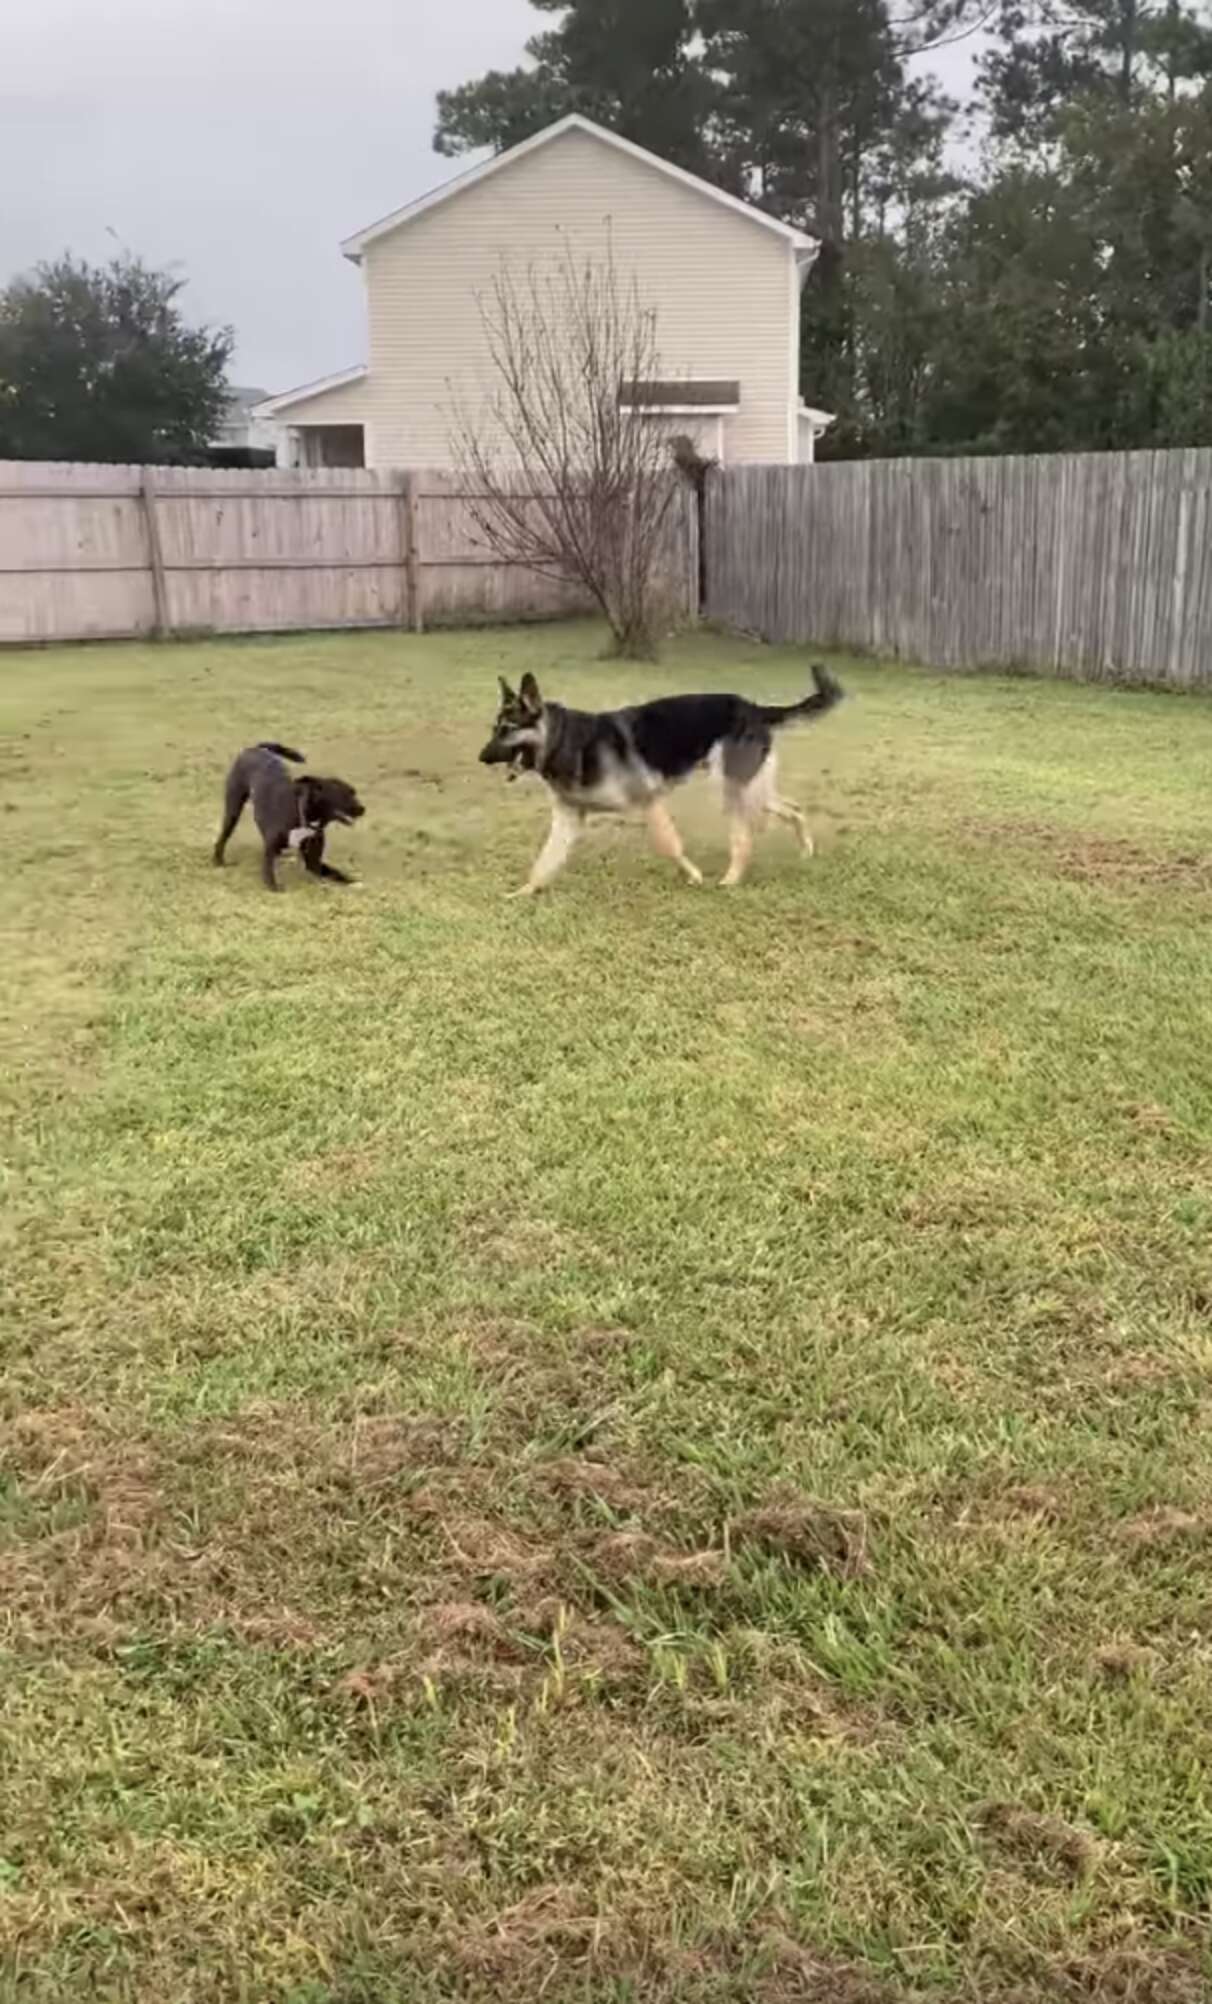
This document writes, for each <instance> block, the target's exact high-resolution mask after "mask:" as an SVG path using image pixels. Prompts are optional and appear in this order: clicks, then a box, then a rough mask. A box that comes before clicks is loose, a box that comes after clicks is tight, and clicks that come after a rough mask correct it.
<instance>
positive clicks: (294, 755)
mask: <svg viewBox="0 0 1212 2004" xmlns="http://www.w3.org/2000/svg"><path fill="white" fill-rule="evenodd" d="M257 750H258V751H271V752H277V754H278V757H279V758H288V759H289V760H290V761H291V763H292V765H306V763H307V753H306V752H301V751H292V750H291V748H290V746H289V745H276V744H274V742H273V740H272V738H259V739H258V740H257Z"/></svg>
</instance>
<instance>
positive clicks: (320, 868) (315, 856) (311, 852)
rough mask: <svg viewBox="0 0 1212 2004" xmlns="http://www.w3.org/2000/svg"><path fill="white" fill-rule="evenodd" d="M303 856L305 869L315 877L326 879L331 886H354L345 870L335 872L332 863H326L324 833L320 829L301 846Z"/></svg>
mask: <svg viewBox="0 0 1212 2004" xmlns="http://www.w3.org/2000/svg"><path fill="white" fill-rule="evenodd" d="M299 848H300V851H301V853H302V856H303V867H304V869H305V870H307V871H308V873H309V875H311V876H313V877H324V878H326V879H327V881H328V882H329V883H330V884H352V882H353V878H352V877H347V876H346V874H345V872H344V870H335V869H334V868H333V866H332V864H331V863H326V862H325V861H324V831H323V829H320V830H318V831H317V832H316V834H314V835H309V836H308V838H307V840H306V842H301V843H300V844H299Z"/></svg>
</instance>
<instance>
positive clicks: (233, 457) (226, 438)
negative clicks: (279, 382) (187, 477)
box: [206, 383, 279, 467]
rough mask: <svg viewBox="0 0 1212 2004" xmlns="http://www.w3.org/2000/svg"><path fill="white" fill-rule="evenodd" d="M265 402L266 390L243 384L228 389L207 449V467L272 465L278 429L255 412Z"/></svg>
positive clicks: (234, 384) (276, 445)
mask: <svg viewBox="0 0 1212 2004" xmlns="http://www.w3.org/2000/svg"><path fill="white" fill-rule="evenodd" d="M264 402H265V391H264V390H254V389H250V388H249V387H248V386H247V385H246V384H241V383H232V384H230V385H229V386H228V391H227V402H226V404H225V405H224V408H223V416H222V417H221V418H220V420H219V424H218V427H217V429H216V431H215V435H214V437H213V438H212V439H211V441H210V444H209V445H208V447H207V452H206V459H207V464H208V465H210V466H220V467H222V466H234V467H239V466H272V465H273V464H274V462H275V459H276V456H277V450H278V444H279V437H278V428H277V426H276V425H275V424H274V423H273V422H272V421H271V420H267V419H265V418H260V417H256V416H255V415H254V412H255V411H256V410H257V409H258V407H259V406H260V405H261V404H263V403H264Z"/></svg>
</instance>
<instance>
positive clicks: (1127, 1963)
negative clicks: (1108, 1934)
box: [1055, 1948, 1210, 2004]
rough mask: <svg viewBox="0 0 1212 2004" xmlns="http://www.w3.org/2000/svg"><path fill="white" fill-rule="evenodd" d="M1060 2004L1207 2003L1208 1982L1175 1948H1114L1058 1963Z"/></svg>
mask: <svg viewBox="0 0 1212 2004" xmlns="http://www.w3.org/2000/svg"><path fill="white" fill-rule="evenodd" d="M1056 1977H1057V1981H1056V1990H1055V1994H1056V1995H1057V1996H1058V1997H1059V1998H1060V1999H1061V2000H1063V2004H1207V1999H1208V1996H1209V1994H1210V1991H1209V1979H1208V1976H1207V1974H1206V1972H1204V1971H1202V1970H1201V1969H1200V1968H1199V1967H1198V1965H1197V1964H1196V1962H1195V1960H1194V1958H1193V1957H1189V1956H1186V1955H1184V1954H1182V1952H1181V1951H1179V1950H1177V1949H1175V1950H1170V1949H1156V1950H1149V1949H1132V1948H1124V1949H1115V1950H1112V1951H1111V1952H1110V1953H1109V1954H1105V1955H1097V1956H1087V1957H1082V1958H1079V1959H1076V1960H1074V1961H1071V1962H1065V1963H1063V1964H1061V1966H1060V1967H1059V1969H1058V1970H1057V1972H1056Z"/></svg>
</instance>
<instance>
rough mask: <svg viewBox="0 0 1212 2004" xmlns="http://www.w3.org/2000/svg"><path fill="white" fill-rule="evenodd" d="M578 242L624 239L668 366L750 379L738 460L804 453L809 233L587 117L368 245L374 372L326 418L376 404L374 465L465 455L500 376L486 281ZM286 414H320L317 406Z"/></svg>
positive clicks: (620, 265) (602, 248) (370, 425)
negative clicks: (803, 327) (494, 366)
mask: <svg viewBox="0 0 1212 2004" xmlns="http://www.w3.org/2000/svg"><path fill="white" fill-rule="evenodd" d="M569 251H570V252H571V254H572V255H573V256H574V257H577V258H580V259H584V258H586V257H589V256H593V257H602V256H604V255H605V254H606V253H607V252H608V251H609V253H610V254H611V255H612V257H613V259H614V264H615V268H616V270H617V271H618V273H619V275H620V277H621V278H622V279H623V280H625V281H626V280H629V279H630V278H632V277H633V276H634V278H635V280H636V282H637V286H638V289H639V292H640V296H641V298H642V299H643V300H644V301H645V302H646V303H649V304H651V305H653V306H654V307H655V308H656V313H657V332H658V344H659V349H660V373H661V375H662V376H663V377H683V376H686V377H699V378H721V377H722V378H730V379H733V378H735V379H739V381H740V386H741V401H740V409H739V411H737V412H736V413H735V414H730V415H729V417H728V418H727V421H726V429H727V456H728V459H729V461H730V462H732V463H733V464H735V463H737V462H738V461H743V460H748V461H774V462H783V461H786V460H788V459H790V458H794V457H795V455H796V448H797V444H798V439H797V431H798V424H797V405H798V398H797V395H796V391H797V384H796V382H795V379H794V367H793V365H792V364H791V363H790V362H789V358H790V357H791V356H793V355H795V354H796V353H797V351H798V329H799V284H798V273H797V271H796V258H795V246H794V244H793V243H792V242H790V241H789V240H788V239H786V238H784V237H781V236H779V235H778V234H776V233H775V232H774V231H772V230H770V229H767V228H764V227H763V226H762V225H761V224H760V223H757V222H753V221H750V220H749V219H747V218H746V217H745V216H744V215H742V214H740V213H731V212H730V211H729V210H728V209H727V208H726V207H724V206H723V205H722V204H720V203H718V202H715V201H713V200H712V199H711V197H710V195H708V194H700V193H699V192H698V191H697V190H696V189H694V188H693V187H688V186H684V185H682V184H680V183H678V182H676V181H674V180H672V179H670V178H669V177H668V176H667V175H665V174H663V173H661V172H660V171H658V170H654V169H653V168H651V167H648V166H646V165H645V164H644V162H643V161H642V160H635V159H631V158H629V157H628V156H626V155H625V154H623V153H621V152H620V151H619V150H618V149H617V148H615V147H612V146H610V145H609V144H607V143H605V142H603V141H602V140H599V139H595V138H594V137H593V136H592V134H591V133H588V132H584V131H577V130H573V131H569V132H565V133H563V134H560V135H558V136H557V137H555V138H553V139H552V141H551V142H550V144H548V145H545V146H541V147H539V148H537V149H536V150H534V151H532V152H530V153H528V154H526V155H524V156H523V157H522V158H520V159H518V160H517V161H515V162H512V163H510V164H509V165H508V166H505V167H503V168H502V170H501V171H500V172H499V173H497V174H493V175H491V176H489V177H488V178H486V179H485V180H483V181H481V182H478V183H476V184H474V185H472V186H471V187H468V188H467V189H465V190H462V191H461V192H459V193H458V194H456V195H453V196H452V197H451V198H450V199H449V200H448V201H445V202H442V203H440V204H438V205H437V206H436V207H434V208H433V209H432V210H429V211H427V212H425V213H423V214H421V215H419V216H417V217H415V218H414V219H413V220H412V221H410V222H407V223H404V224H402V225H401V226H400V227H399V228H398V229H395V230H391V231H389V232H388V233H387V234H385V235H384V236H382V237H380V238H378V239H377V240H376V241H375V242H373V243H370V244H368V245H367V246H366V248H365V251H364V253H363V263H364V269H365V276H366V287H367V304H368V315H369V323H370V354H369V364H370V368H369V375H368V376H367V377H366V379H365V380H364V381H362V382H360V383H358V384H356V385H351V386H350V390H349V391H348V392H346V391H335V392H332V393H330V396H331V397H332V398H339V399H342V400H344V399H346V398H348V401H342V403H341V407H340V414H339V416H338V413H337V411H336V410H335V409H334V411H333V413H332V418H331V420H330V419H329V413H328V410H327V409H325V411H324V421H332V422H340V421H344V420H345V419H346V418H347V417H348V418H349V419H355V418H363V417H364V418H365V421H366V426H367V430H366V449H367V464H368V465H378V466H386V465H395V466H437V467H440V466H447V465H449V464H450V462H451V430H452V413H453V410H454V408H455V406H456V405H457V404H459V403H462V404H463V405H464V406H466V407H468V408H470V409H477V408H478V407H479V406H480V404H481V403H482V399H483V397H484V394H485V391H486V389H487V388H488V387H489V385H490V382H491V371H490V368H489V365H488V359H487V353H486V347H485V342H484V334H483V328H482V326H481V322H480V317H479V312H478V309H477V305H476V295H477V293H481V294H482V293H483V292H485V291H486V289H487V288H488V287H490V285H491V283H492V277H493V273H494V272H495V271H497V270H499V269H500V267H501V264H502V262H503V261H504V262H506V263H507V264H508V266H509V267H510V269H511V271H512V272H513V273H514V274H515V275H517V276H518V277H521V278H524V277H525V274H526V271H527V268H528V267H529V266H531V265H542V264H544V263H546V262H548V261H550V260H553V259H556V258H560V257H562V256H564V255H565V254H566V253H567V252H569ZM789 314H791V316H792V324H791V325H789V324H788V316H789ZM329 400H330V398H329V397H324V398H317V399H316V403H317V405H320V404H323V405H327V404H328V403H329ZM282 419H283V421H284V422H286V423H291V422H297V423H310V422H317V421H320V419H319V417H318V415H313V409H312V407H311V405H310V404H301V405H299V406H297V407H294V408H292V409H291V410H290V411H289V412H283V413H282Z"/></svg>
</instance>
